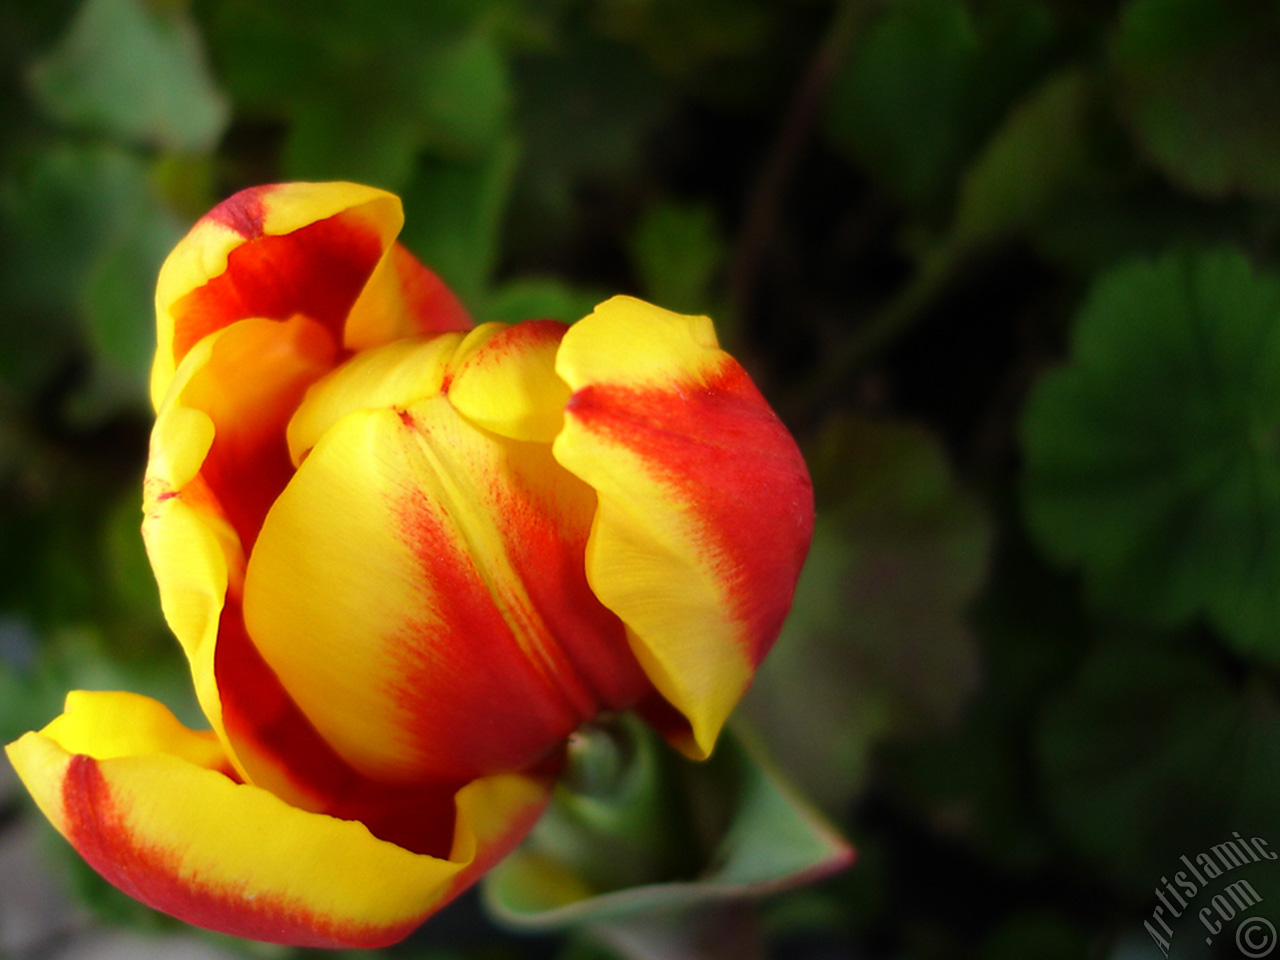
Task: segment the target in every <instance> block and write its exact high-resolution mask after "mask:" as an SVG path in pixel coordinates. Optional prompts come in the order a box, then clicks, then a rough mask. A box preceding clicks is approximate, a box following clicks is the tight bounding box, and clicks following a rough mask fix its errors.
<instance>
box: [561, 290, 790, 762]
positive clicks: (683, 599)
mask: <svg viewBox="0 0 1280 960" xmlns="http://www.w3.org/2000/svg"><path fill="white" fill-rule="evenodd" d="M556 371H557V372H558V373H559V375H560V376H561V377H562V378H563V379H564V380H565V381H566V382H567V383H568V384H569V386H570V387H571V388H572V389H573V391H574V393H573V397H572V399H571V400H570V401H569V404H568V407H567V410H566V416H565V426H564V430H563V431H562V432H561V434H560V436H559V437H558V438H557V439H556V442H555V448H554V449H555V455H556V458H557V460H559V462H560V463H562V464H563V465H564V466H565V467H566V468H568V469H569V470H570V471H571V472H572V473H574V474H576V475H577V476H578V477H580V478H582V479H583V480H585V481H586V482H587V483H589V484H590V485H591V486H592V487H593V488H595V490H596V492H597V494H598V495H599V498H600V507H599V512H598V514H597V516H596V520H595V525H594V529H593V530H592V535H591V542H590V544H589V546H588V549H587V575H588V577H589V579H590V581H591V586H592V589H593V590H594V591H595V593H596V595H597V596H598V597H599V598H600V599H601V600H602V601H603V602H604V604H605V606H607V607H608V608H609V609H610V610H612V611H613V612H614V613H616V614H618V616H619V617H621V618H622V621H623V622H624V623H625V624H626V625H627V627H628V628H629V630H630V634H629V636H630V639H631V642H632V646H633V649H634V650H635V653H636V657H637V658H638V659H639V660H640V662H641V664H642V665H643V666H644V668H645V671H646V672H647V673H648V675H649V678H650V680H652V681H653V684H654V685H655V686H656V687H657V689H658V691H659V692H660V693H661V694H662V695H663V696H664V697H665V698H666V699H667V700H668V701H670V703H671V704H672V705H673V706H674V707H676V709H678V710H679V711H680V712H681V713H682V714H683V715H684V716H685V717H686V718H687V720H688V722H689V724H690V726H691V728H692V736H693V742H692V743H691V744H690V743H687V742H683V743H682V742H679V740H678V738H677V746H681V747H682V749H686V750H687V751H688V752H690V753H691V755H694V756H705V755H707V754H708V753H709V752H710V750H711V749H712V746H713V745H714V743H715V739H716V736H717V735H718V733H719V731H720V729H721V727H722V726H723V724H724V721H725V719H726V718H727V717H728V715H729V712H730V711H731V710H732V709H733V707H734V705H735V704H736V703H737V702H738V700H739V699H740V698H741V696H742V694H743V693H744V692H745V690H746V687H747V685H748V684H749V683H750V680H751V677H752V674H753V673H754V670H755V667H756V665H757V664H758V663H759V662H760V661H761V659H763V657H764V655H765V654H766V653H767V652H768V649H769V647H770V646H771V645H772V643H773V641H774V639H775V638H776V636H777V633H778V630H779V628H780V627H781V625H782V621H783V619H784V617H785V616H786V613H787V610H788V608H789V607H790V604H791V597H792V593H793V591H794V589H795V583H796V579H797V577H798V576H799V573H800V567H801V566H802V564H803V562H804V557H805V553H806V551H807V549H808V544H809V539H810V536H811V533H812V526H813V495H812V489H811V486H810V483H809V476H808V473H807V471H806V469H805V466H804V461H803V459H802V458H801V456H800V452H799V450H798V449H797V448H796V445H795V441H794V440H792V438H791V436H790V434H788V433H787V431H786V428H785V427H783V425H782V423H781V422H780V421H779V420H778V418H777V416H775V415H774V413H773V411H772V410H770V409H769V407H768V405H767V404H766V402H765V400H764V398H763V397H761V395H760V393H759V391H758V390H757V389H756V387H755V385H754V384H752V382H751V380H750V378H749V377H748V376H747V375H746V373H745V372H744V371H743V370H742V368H741V367H740V366H739V365H738V364H737V362H736V361H734V360H733V358H731V357H730V356H729V355H728V354H726V353H724V352H723V351H721V350H720V349H719V348H718V347H717V344H716V339H715V331H714V328H713V327H712V326H711V321H709V320H708V319H707V318H706V317H686V316H681V315H679V314H675V313H671V312H669V311H666V310H662V309H660V308H658V307H654V306H651V305H650V304H647V303H644V302H642V301H639V300H634V299H632V298H629V297H614V298H613V299H611V300H609V301H607V302H605V303H603V304H601V305H600V306H598V307H597V308H596V310H595V312H594V313H592V314H591V315H590V316H589V317H587V318H586V319H584V320H581V321H579V322H578V323H577V324H575V325H574V326H573V327H571V328H570V330H569V332H568V333H567V334H565V337H564V341H563V342H562V344H561V347H560V352H559V354H558V355H557V361H556Z"/></svg>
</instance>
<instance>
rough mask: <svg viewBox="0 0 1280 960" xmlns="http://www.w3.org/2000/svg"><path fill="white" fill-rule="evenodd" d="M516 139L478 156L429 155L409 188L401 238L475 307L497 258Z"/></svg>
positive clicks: (515, 151)
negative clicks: (457, 158)
mask: <svg viewBox="0 0 1280 960" xmlns="http://www.w3.org/2000/svg"><path fill="white" fill-rule="evenodd" d="M518 152H519V151H518V149H517V145H516V143H515V141H514V140H505V141H503V142H502V143H500V144H499V145H498V147H497V149H496V150H494V152H493V153H492V154H491V155H489V156H487V157H485V158H483V159H481V160H474V161H454V160H427V161H424V162H423V163H422V164H421V165H420V167H419V169H418V173H417V175H416V176H415V177H414V179H413V181H412V182H411V183H410V184H409V186H408V188H407V189H406V190H405V192H404V208H405V227H404V231H403V232H402V233H401V235H400V239H401V241H402V242H403V243H404V244H405V246H406V247H408V248H409V249H410V250H412V251H413V252H414V253H415V254H416V255H417V256H418V258H419V259H420V260H422V262H423V263H425V264H426V265H427V266H429V267H430V268H431V269H432V270H434V271H436V272H437V273H439V274H440V276H441V277H442V278H443V279H444V281H445V282H446V283H447V284H449V286H450V287H452V288H453V291H454V292H455V293H456V294H457V295H458V296H459V297H461V298H462V299H463V301H464V302H466V303H467V305H468V306H470V307H472V308H473V309H475V308H478V307H479V306H480V305H482V304H483V303H484V301H485V297H486V295H487V293H488V286H489V282H490V279H491V277H492V274H493V270H494V267H495V266H496V265H497V260H498V229H499V227H500V226H501V223H502V217H503V214H504V212H505V211H506V204H507V197H508V195H509V194H510V190H511V181H512V177H513V175H514V173H515V167H516V159H517V156H518Z"/></svg>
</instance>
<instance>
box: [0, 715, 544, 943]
mask: <svg viewBox="0 0 1280 960" xmlns="http://www.w3.org/2000/svg"><path fill="white" fill-rule="evenodd" d="M216 748H217V743H216V740H214V739H213V738H212V737H211V736H210V735H208V734H201V733H196V732H193V731H190V730H187V729H186V728H184V727H182V726H181V725H180V724H179V723H178V722H177V721H176V720H175V719H174V718H173V716H172V715H171V714H169V713H168V711H167V710H165V708H164V707H163V706H161V705H160V704H158V703H156V702H155V701H153V700H149V699H148V698H146V697H139V696H136V695H133V694H120V693H108V694H101V693H84V692H76V693H72V694H71V695H69V696H68V698H67V708H66V713H64V714H63V715H62V716H61V717H59V718H58V719H57V720H55V721H54V722H53V723H51V724H50V725H49V726H48V727H46V728H45V729H44V730H43V731H41V732H40V733H29V734H27V735H26V736H24V737H22V738H21V739H20V740H18V741H17V742H15V743H13V744H10V745H9V746H8V747H7V748H6V749H7V753H8V755H9V758H10V760H11V761H12V763H13V765H14V768H15V769H16V770H17V772H18V775H19V776H20V777H21V778H22V780H23V782H24V783H25V784H26V785H27V788H28V789H29V790H30V791H31V794H32V796H33V797H34V798H35V800H36V802H37V804H38V805H39V806H40V808H41V809H42V810H43V811H44V812H45V814H46V815H47V816H48V817H49V819H50V821H51V822H52V823H53V824H54V826H55V827H56V828H57V829H58V831H59V832H60V833H62V834H63V836H65V837H66V838H67V839H68V840H69V841H70V842H71V844H72V845H73V846H74V847H75V848H76V850H77V851H79V853H80V854H81V855H82V856H83V857H84V858H85V860H86V861H88V862H89V864H90V865H91V866H93V867H94V869H96V870H97V871H98V872H100V873H101V874H102V875H103V876H104V877H105V878H106V879H107V880H109V881H110V882H111V883H113V884H115V885H116V886H118V887H119V888H120V889H122V890H123V891H125V892H126V893H128V894H130V895H131V896H133V897H135V898H137V899H139V900H141V901H142V902H143V903H146V904H148V905H150V906H152V907H154V908H156V909H158V910H162V911H164V912H166V913H169V914H171V915H173V916H175V917H178V918H179V919H181V920H185V921H186V922H188V923H192V924H195V925H197V926H202V927H207V928H209V929H212V930H219V931H222V932H224V933H230V934H235V935H238V936H242V937H250V938H252V939H255V940H264V941H268V942H274V943H284V944H291V945H297V946H312V947H377V946H385V945H387V944H390V943H394V942H396V941H397V940H399V939H401V938H403V937H404V936H405V935H407V934H408V933H409V932H410V931H411V930H412V929H413V928H414V927H416V926H417V925H418V924H419V923H421V922H422V920H423V919H425V918H426V917H427V916H428V915H429V914H430V913H432V912H434V911H435V910H437V909H439V907H441V906H442V905H443V904H444V903H445V902H447V901H448V900H449V899H450V898H452V897H453V896H455V895H456V894H457V893H459V892H461V890H463V889H465V887H466V886H467V885H469V884H470V883H471V882H473V881H474V880H475V879H476V878H477V877H478V875H479V874H480V873H481V872H482V871H483V869H485V868H487V867H488V866H491V865H492V864H493V863H494V862H495V861H496V860H497V859H498V858H500V857H501V856H502V855H504V854H505V853H506V852H507V851H508V850H510V849H511V847H513V846H514V845H515V844H516V843H517V842H518V841H519V839H520V838H521V837H522V836H523V835H524V834H525V833H526V832H527V831H528V829H529V828H530V827H531V826H532V824H533V822H534V821H535V820H536V818H537V816H538V815H539V814H540V812H541V810H542V808H543V806H544V805H545V802H546V799H547V796H548V787H547V785H546V784H545V783H544V782H541V781H539V780H536V779H534V778H529V777H520V776H514V775H507V776H499V777H492V778H488V779H486V780H481V781H476V782H475V783H472V784H470V785H468V786H467V787H465V788H464V789H463V790H461V791H460V792H459V793H458V795H457V798H456V809H457V815H456V825H455V828H454V836H453V842H452V847H451V849H450V851H449V856H448V858H447V859H441V858H435V857H429V856H423V855H420V854H415V853H411V852H409V851H407V850H404V849H401V848H400V847H397V846H395V845H394V844H391V843H387V842H385V841H383V840H379V839H377V838H375V837H374V836H373V835H372V834H370V832H369V831H368V829H367V828H366V827H365V826H364V825H363V824H361V823H358V822H354V821H348V820H339V819H336V818H334V817H328V816H323V815H319V814H313V813H307V812H305V811H302V810H298V809H296V808H293V807H290V806H288V805H287V804H285V803H283V802H282V801H281V800H279V799H278V798H276V797H274V796H273V795H271V794H270V793H268V792H267V791H265V790H262V789H260V788H258V787H254V786H250V785H247V784H239V783H236V782H235V781H234V780H233V779H230V778H229V777H228V776H226V775H225V772H223V771H222V770H220V769H219V762H220V757H219V752H218V750H217V749H216ZM222 763H224V764H225V761H222Z"/></svg>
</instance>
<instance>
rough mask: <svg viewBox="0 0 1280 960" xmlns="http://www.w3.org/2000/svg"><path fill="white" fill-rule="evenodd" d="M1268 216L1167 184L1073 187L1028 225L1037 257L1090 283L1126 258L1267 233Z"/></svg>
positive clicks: (1113, 183) (1098, 183)
mask: <svg viewBox="0 0 1280 960" xmlns="http://www.w3.org/2000/svg"><path fill="white" fill-rule="evenodd" d="M1266 216H1267V215H1266V214H1265V213H1264V212H1263V211H1258V210H1253V209H1250V208H1249V207H1248V205H1247V204H1245V203H1243V202H1236V203H1208V202H1205V201H1202V200H1199V199H1197V198H1193V197H1189V196H1187V195H1186V194H1184V193H1176V192H1175V191H1174V190H1173V189H1172V188H1171V187H1169V186H1168V185H1167V184H1165V183H1163V182H1160V183H1153V182H1146V181H1142V182H1138V183H1134V182H1120V181H1119V179H1117V180H1113V181H1106V182H1102V181H1094V182H1091V183H1088V184H1084V185H1082V186H1079V187H1077V188H1075V189H1073V190H1072V191H1071V193H1070V202H1068V203H1059V204H1056V205H1054V206H1053V207H1052V208H1051V209H1050V210H1048V211H1046V213H1045V215H1044V216H1042V217H1041V218H1040V219H1039V220H1038V222H1036V223H1035V224H1033V225H1032V227H1031V229H1030V231H1029V234H1030V237H1031V240H1032V242H1033V243H1034V244H1035V246H1036V250H1037V252H1038V253H1040V255H1041V256H1043V257H1046V258H1048V259H1049V260H1051V261H1053V262H1054V263H1055V264H1056V265H1059V266H1061V267H1063V268H1064V269H1067V270H1070V271H1072V272H1073V273H1075V274H1077V275H1078V276H1080V277H1086V278H1091V277H1093V276H1094V275H1095V274H1097V273H1100V272H1102V271H1104V270H1107V269H1109V268H1111V267H1112V266H1114V265H1115V264H1117V263H1119V262H1122V261H1124V260H1133V259H1135V258H1137V257H1155V256H1159V255H1160V254H1161V253H1162V252H1164V251H1166V250H1169V249H1170V248H1172V247H1176V246H1179V245H1182V246H1193V245H1199V246H1216V245H1221V244H1223V243H1228V242H1230V241H1232V240H1233V239H1235V238H1238V237H1240V236H1247V235H1250V234H1252V233H1253V232H1254V231H1255V230H1257V229H1258V228H1259V227H1261V228H1262V229H1265V224H1264V223H1259V222H1258V221H1259V220H1265V218H1266Z"/></svg>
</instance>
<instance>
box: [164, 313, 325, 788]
mask: <svg viewBox="0 0 1280 960" xmlns="http://www.w3.org/2000/svg"><path fill="white" fill-rule="evenodd" d="M333 352H334V345H333V342H332V340H331V339H330V338H329V336H328V334H327V333H326V332H325V331H324V330H323V328H321V327H320V326H319V325H318V324H316V323H315V322H313V321H310V320H307V319H305V318H303V317H295V318H294V319H292V320H290V321H287V322H285V323H277V322H275V321H270V320H244V321H240V322H239V323H236V324H233V325H232V326H230V327H226V328H224V329H223V330H221V331H218V332H217V333H216V334H214V335H212V336H210V337H207V338H205V339H204V340H202V341H201V342H200V343H199V344H197V345H196V347H195V348H194V349H193V350H191V351H190V352H189V353H188V355H187V357H186V359H185V360H184V361H183V364H182V366H181V367H180V368H179V370H178V371H177V375H176V377H175V379H174V381H173V385H172V389H171V391H170V393H169V395H168V397H167V398H166V400H165V402H164V404H163V405H162V406H161V409H160V413H159V415H158V417H157V419H156V426H155V429H154V430H153V432H152V439H151V457H150V460H149V463H148V468H147V478H146V481H145V484H144V490H145V503H144V508H143V509H144V518H143V524H142V532H143V538H144V540H145V541H146V545H147V553H148V556H149V557H150V559H151V565H152V568H153V569H154V571H155V574H156V580H157V583H158V584H159V587H160V602H161V606H162V607H163V609H164V613H165V618H166V620H168V622H169V625H170V627H171V628H172V629H173V632H174V634H175V635H176V636H177V638H178V640H179V642H180V643H181V644H182V647H183V649H184V650H185V652H186V654H187V658H188V660H189V662H190V664H191V671H192V676H193V679H194V682H195V688H196V695H197V698H198V699H199V701H200V705H201V708H202V709H203V710H204V712H205V715H206V717H208V719H209V722H210V724H212V726H213V728H214V730H215V731H217V732H218V734H219V736H220V737H221V738H222V739H223V743H224V745H225V746H226V748H227V750H228V752H229V753H230V754H231V755H232V757H233V758H234V759H235V761H236V763H237V767H238V768H239V769H240V771H241V774H242V775H243V776H246V777H248V778H249V779H250V780H253V781H255V782H262V781H263V780H264V779H266V780H271V779H272V778H273V777H275V776H277V775H276V774H275V773H274V770H275V768H276V766H277V765H276V764H275V763H274V762H271V763H268V762H266V761H262V762H258V761H256V760H255V759H254V758H253V756H251V754H252V752H253V751H252V749H251V745H250V744H249V743H248V742H239V743H237V742H233V738H231V737H230V736H229V735H228V731H227V729H226V726H225V724H224V718H223V710H224V706H225V705H226V700H227V697H225V696H224V695H223V694H222V693H220V691H219V684H218V680H217V673H218V670H219V669H225V665H226V663H227V662H228V660H229V659H231V658H232V657H234V653H233V651H231V650H229V649H224V650H222V651H221V652H219V651H218V646H219V644H220V641H219V640H218V636H219V633H220V632H221V631H222V626H223V623H224V620H225V619H226V616H227V609H226V607H227V604H228V603H230V604H232V605H233V606H234V607H235V609H234V610H233V611H232V614H231V615H232V617H233V618H234V617H235V616H238V610H239V607H238V598H239V595H240V592H241V588H242V584H243V580H244V564H245V560H244V557H245V554H246V552H247V551H248V549H249V548H250V547H251V546H252V543H253V540H254V538H256V536H257V530H258V527H259V526H260V525H261V523H262V518H263V517H264V516H265V515H266V511H267V508H268V507H269V506H270V504H271V503H272V502H273V501H274V499H275V497H276V496H277V495H278V494H279V492H280V490H282V489H283V488H284V485H285V483H286V482H287V481H288V479H289V477H290V476H291V475H292V473H293V466H292V464H291V463H290V462H289V457H288V450H287V448H286V445H285V440H284V430H285V424H286V423H287V422H288V418H289V416H290V415H291V413H292V412H293V409H294V407H295V406H296V405H297V403H298V401H299V400H300V399H301V397H302V394H303V391H305V389H306V387H307V386H308V385H309V384H310V383H311V382H312V381H314V380H315V379H316V378H318V377H319V376H320V375H321V374H322V373H324V372H325V371H326V370H327V369H328V367H329V366H330V364H331V362H332V357H333ZM272 786H273V787H275V786H280V789H281V790H283V786H282V785H278V784H276V783H274V782H273V783H272ZM291 799H294V800H295V801H297V800H298V798H291Z"/></svg>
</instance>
